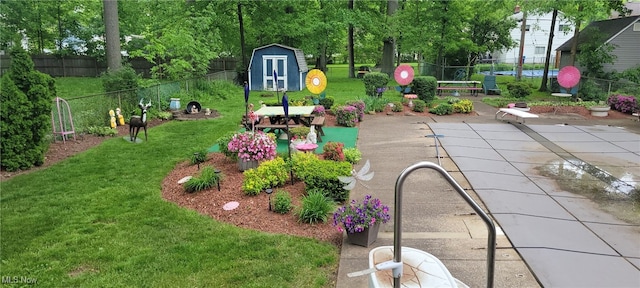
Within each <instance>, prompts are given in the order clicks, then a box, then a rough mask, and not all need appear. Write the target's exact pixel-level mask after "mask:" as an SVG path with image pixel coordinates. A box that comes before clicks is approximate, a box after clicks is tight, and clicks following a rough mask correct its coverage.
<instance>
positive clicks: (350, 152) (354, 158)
mask: <svg viewBox="0 0 640 288" xmlns="http://www.w3.org/2000/svg"><path fill="white" fill-rule="evenodd" d="M343 152H344V160H345V161H347V162H349V163H351V164H358V162H360V160H362V152H360V150H358V148H356V147H352V148H345V149H344V150H343Z"/></svg>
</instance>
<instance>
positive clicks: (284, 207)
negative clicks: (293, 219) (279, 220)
mask: <svg viewBox="0 0 640 288" xmlns="http://www.w3.org/2000/svg"><path fill="white" fill-rule="evenodd" d="M291 208H292V206H291V194H289V193H288V192H287V191H284V190H278V191H277V192H276V194H275V195H274V197H273V211H275V212H276V213H280V214H287V213H289V211H291Z"/></svg>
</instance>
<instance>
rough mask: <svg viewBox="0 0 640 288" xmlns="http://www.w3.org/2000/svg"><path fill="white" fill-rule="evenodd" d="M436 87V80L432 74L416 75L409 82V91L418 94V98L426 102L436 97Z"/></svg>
mask: <svg viewBox="0 0 640 288" xmlns="http://www.w3.org/2000/svg"><path fill="white" fill-rule="evenodd" d="M436 87H438V80H437V79H436V78H435V77H433V76H418V77H415V78H413V81H412V82H411V91H413V92H414V93H416V94H417V95H418V99H420V100H422V101H424V102H427V103H428V102H431V101H433V99H434V98H435V97H436ZM414 103H415V102H414Z"/></svg>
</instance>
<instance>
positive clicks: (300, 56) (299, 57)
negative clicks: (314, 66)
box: [249, 43, 309, 72]
mask: <svg viewBox="0 0 640 288" xmlns="http://www.w3.org/2000/svg"><path fill="white" fill-rule="evenodd" d="M271 46H278V47H280V48H283V49H287V50H291V51H293V53H294V54H295V56H296V61H297V62H298V68H299V69H300V72H307V71H309V67H307V61H306V60H305V59H304V52H302V49H299V48H293V47H289V46H285V45H282V44H277V43H273V44H269V45H264V46H261V47H258V48H255V49H253V53H255V52H256V51H257V50H261V49H264V48H268V47H271ZM252 58H253V57H252ZM252 61H253V59H251V62H252ZM249 67H251V64H249ZM249 70H251V68H249Z"/></svg>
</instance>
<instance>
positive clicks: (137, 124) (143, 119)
mask: <svg viewBox="0 0 640 288" xmlns="http://www.w3.org/2000/svg"><path fill="white" fill-rule="evenodd" d="M142 100H144V99H140V102H139V103H138V107H140V110H141V111H142V114H141V116H137V115H134V116H131V119H130V120H129V139H130V140H131V142H135V141H136V139H137V138H138V132H140V128H141V127H142V128H144V140H145V141H147V109H149V107H151V100H149V103H147V104H146V105H145V104H142ZM134 129H135V130H136V132H135V134H134V133H133V130H134Z"/></svg>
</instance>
